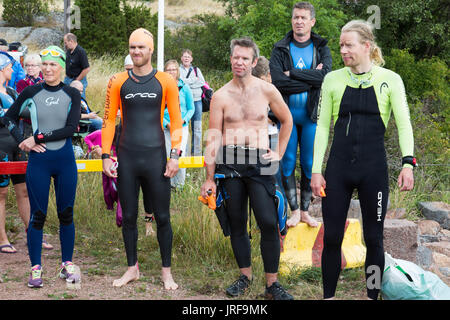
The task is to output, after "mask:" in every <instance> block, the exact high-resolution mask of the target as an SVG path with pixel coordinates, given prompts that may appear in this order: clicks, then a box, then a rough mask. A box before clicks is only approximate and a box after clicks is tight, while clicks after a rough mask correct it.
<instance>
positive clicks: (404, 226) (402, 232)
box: [383, 219, 418, 262]
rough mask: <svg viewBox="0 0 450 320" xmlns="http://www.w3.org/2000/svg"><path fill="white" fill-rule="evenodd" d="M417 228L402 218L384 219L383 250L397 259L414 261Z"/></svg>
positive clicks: (416, 245)
mask: <svg viewBox="0 0 450 320" xmlns="http://www.w3.org/2000/svg"><path fill="white" fill-rule="evenodd" d="M417 238H418V228H417V225H416V224H415V223H414V222H411V221H408V220H404V219H386V220H384V233H383V242H384V250H385V251H386V252H388V253H389V254H390V255H392V256H393V257H395V258H397V259H403V260H407V261H411V262H414V261H416V253H417V247H418V243H417Z"/></svg>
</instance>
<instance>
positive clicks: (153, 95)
mask: <svg viewBox="0 0 450 320" xmlns="http://www.w3.org/2000/svg"><path fill="white" fill-rule="evenodd" d="M135 97H141V98H156V97H157V95H156V93H149V92H138V93H129V94H127V95H126V96H125V99H133V98H135Z"/></svg>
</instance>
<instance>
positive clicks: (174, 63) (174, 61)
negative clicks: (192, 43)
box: [164, 59, 180, 79]
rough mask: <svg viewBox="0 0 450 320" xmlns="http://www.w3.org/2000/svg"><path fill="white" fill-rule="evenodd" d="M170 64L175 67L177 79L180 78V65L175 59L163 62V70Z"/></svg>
mask: <svg viewBox="0 0 450 320" xmlns="http://www.w3.org/2000/svg"><path fill="white" fill-rule="evenodd" d="M171 64H173V65H175V67H176V68H177V79H179V78H180V65H179V64H178V61H177V60H175V59H171V60H167V62H166V63H165V64H164V71H167V68H168V67H169V65H171Z"/></svg>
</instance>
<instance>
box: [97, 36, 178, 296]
mask: <svg viewBox="0 0 450 320" xmlns="http://www.w3.org/2000/svg"><path fill="white" fill-rule="evenodd" d="M129 53H130V56H131V59H132V60H133V69H132V70H130V71H123V72H120V73H117V74H115V75H114V76H113V77H111V79H110V81H109V83H108V88H107V91H106V101H105V112H104V121H103V129H102V134H101V135H102V159H103V172H104V173H105V174H106V175H107V176H109V177H113V178H115V177H118V185H117V186H118V192H119V199H120V204H121V206H122V235H123V240H124V244H125V252H126V256H127V264H128V269H127V271H126V272H125V274H124V275H123V276H122V277H121V278H120V279H117V280H115V281H114V282H113V286H115V287H121V286H123V285H125V284H127V283H128V282H130V281H134V280H137V279H139V267H138V257H137V239H138V229H137V216H138V199H139V189H140V188H142V193H143V196H144V203H145V202H146V201H148V203H151V205H152V209H153V212H154V215H155V221H156V225H157V239H158V243H159V248H160V254H161V260H162V270H161V278H162V281H163V284H164V288H165V289H167V290H175V289H177V288H178V285H177V284H176V283H175V281H174V279H173V277H172V273H171V256H172V237H173V235H172V226H171V224H170V178H172V177H174V176H175V175H176V174H177V172H178V158H179V157H180V156H181V152H180V146H181V141H182V118H181V112H180V102H179V96H178V87H177V83H176V82H175V80H174V79H173V78H172V77H171V76H170V75H169V74H167V73H165V72H161V71H157V70H156V69H154V68H153V67H152V64H151V57H152V54H153V35H152V34H151V33H150V32H149V31H148V30H145V29H143V28H139V29H136V30H135V31H133V32H132V33H131V35H130V38H129ZM119 106H120V108H119ZM165 108H167V110H168V113H169V118H170V124H171V125H170V137H171V147H172V149H171V150H170V153H169V154H170V156H169V160H167V154H166V148H165V139H164V131H163V118H164V110H165ZM119 110H120V115H121V116H120V119H121V125H122V129H121V132H120V140H119V143H118V146H117V154H118V159H117V160H118V167H117V171H116V170H115V167H114V166H113V165H114V163H113V161H112V159H111V155H110V152H111V145H112V144H113V141H114V132H115V128H116V116H117V112H118V111H119Z"/></svg>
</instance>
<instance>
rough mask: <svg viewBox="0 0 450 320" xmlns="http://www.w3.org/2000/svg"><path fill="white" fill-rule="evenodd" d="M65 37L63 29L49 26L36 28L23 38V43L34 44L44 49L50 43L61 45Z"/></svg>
mask: <svg viewBox="0 0 450 320" xmlns="http://www.w3.org/2000/svg"><path fill="white" fill-rule="evenodd" d="M63 37H64V34H63V32H62V31H59V30H55V29H49V28H36V29H34V30H33V31H32V32H31V33H30V35H29V36H28V37H27V38H26V39H25V40H23V43H25V44H27V45H29V44H33V45H35V46H37V47H39V48H42V49H44V48H45V47H48V46H50V45H56V46H61V43H62V42H63Z"/></svg>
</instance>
